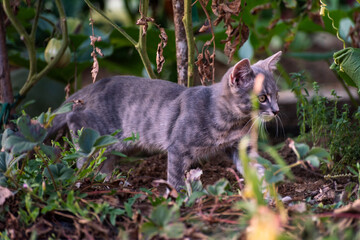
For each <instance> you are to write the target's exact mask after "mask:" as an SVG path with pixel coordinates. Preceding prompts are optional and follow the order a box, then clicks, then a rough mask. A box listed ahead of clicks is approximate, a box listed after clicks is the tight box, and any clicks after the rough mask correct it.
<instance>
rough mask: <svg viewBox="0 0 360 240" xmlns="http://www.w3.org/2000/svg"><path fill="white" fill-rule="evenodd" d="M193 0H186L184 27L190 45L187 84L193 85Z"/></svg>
mask: <svg viewBox="0 0 360 240" xmlns="http://www.w3.org/2000/svg"><path fill="white" fill-rule="evenodd" d="M191 3H192V1H191V0H185V1H184V18H183V22H184V27H185V32H186V41H187V45H188V81H187V86H188V87H191V86H193V85H194V62H195V60H194V59H195V58H194V52H195V44H194V34H193V29H192V14H191Z"/></svg>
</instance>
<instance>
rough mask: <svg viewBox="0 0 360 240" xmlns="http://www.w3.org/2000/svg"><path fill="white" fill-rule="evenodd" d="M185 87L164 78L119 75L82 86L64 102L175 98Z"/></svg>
mask: <svg viewBox="0 0 360 240" xmlns="http://www.w3.org/2000/svg"><path fill="white" fill-rule="evenodd" d="M185 89H186V88H185V87H183V86H180V85H178V84H176V83H172V82H169V81H165V80H159V79H147V78H141V77H135V76H121V75H119V76H114V77H110V78H104V79H101V80H99V81H97V82H95V83H93V84H90V85H88V86H86V87H84V88H83V89H81V90H79V91H77V92H76V93H74V94H73V95H71V96H70V97H69V98H68V99H67V101H66V102H70V101H74V100H82V101H90V102H95V101H99V100H100V101H106V100H112V101H114V100H119V98H121V99H124V98H131V99H133V100H136V99H138V100H141V99H144V98H147V97H149V96H151V97H156V98H165V99H169V100H170V99H174V98H176V97H177V96H178V95H179V94H181V92H182V91H184V90H185ZM163 100H164V99H163Z"/></svg>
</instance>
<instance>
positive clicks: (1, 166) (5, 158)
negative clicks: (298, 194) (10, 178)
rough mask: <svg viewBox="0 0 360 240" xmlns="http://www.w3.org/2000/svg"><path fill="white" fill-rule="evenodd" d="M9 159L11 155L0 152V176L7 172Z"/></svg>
mask: <svg viewBox="0 0 360 240" xmlns="http://www.w3.org/2000/svg"><path fill="white" fill-rule="evenodd" d="M11 159H12V155H11V154H9V153H8V152H0V175H1V174H3V173H5V172H6V171H7V169H8V167H9V164H10V161H11Z"/></svg>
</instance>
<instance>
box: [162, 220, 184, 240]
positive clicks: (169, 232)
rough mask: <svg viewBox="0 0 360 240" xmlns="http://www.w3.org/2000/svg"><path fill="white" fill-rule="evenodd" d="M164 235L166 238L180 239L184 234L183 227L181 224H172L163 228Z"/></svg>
mask: <svg viewBox="0 0 360 240" xmlns="http://www.w3.org/2000/svg"><path fill="white" fill-rule="evenodd" d="M163 231H164V234H165V237H167V238H182V237H183V236H184V232H185V226H184V224H183V223H181V222H178V223H172V224H169V225H166V226H165V227H164V230H163Z"/></svg>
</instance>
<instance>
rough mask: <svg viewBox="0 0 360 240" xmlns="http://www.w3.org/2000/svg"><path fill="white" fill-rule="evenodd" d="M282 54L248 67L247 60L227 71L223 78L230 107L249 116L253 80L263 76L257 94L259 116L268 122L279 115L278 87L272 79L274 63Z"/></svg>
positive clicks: (278, 53)
mask: <svg viewBox="0 0 360 240" xmlns="http://www.w3.org/2000/svg"><path fill="white" fill-rule="evenodd" d="M281 54H282V52H281V51H280V52H277V53H275V54H274V55H272V56H271V57H268V58H266V59H264V60H261V61H258V62H257V63H255V64H254V65H252V66H251V65H250V62H249V60H248V59H243V60H241V61H239V62H238V63H237V64H235V66H233V67H232V68H230V69H229V71H228V73H227V74H226V75H225V76H224V77H225V78H226V79H223V80H224V81H226V86H227V88H228V90H229V91H228V94H230V95H231V97H230V99H232V103H233V104H232V105H235V106H236V108H238V109H237V111H239V110H240V111H241V113H242V114H244V115H249V114H250V113H251V110H252V102H251V93H252V91H253V88H254V79H255V77H256V76H257V75H258V74H263V75H264V81H263V83H262V86H261V90H260V91H259V93H257V98H258V99H257V100H258V101H259V115H260V117H261V118H262V119H263V120H264V121H270V120H271V119H273V118H274V117H275V116H276V115H277V114H278V113H279V106H278V91H279V89H278V87H277V86H276V81H275V80H274V77H273V71H274V70H275V69H276V63H277V62H278V61H279V60H280V57H281Z"/></svg>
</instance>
